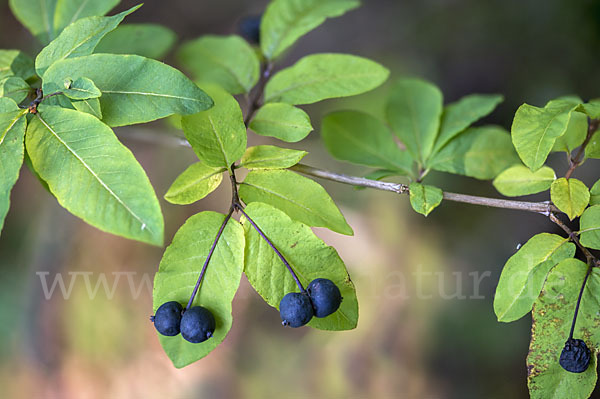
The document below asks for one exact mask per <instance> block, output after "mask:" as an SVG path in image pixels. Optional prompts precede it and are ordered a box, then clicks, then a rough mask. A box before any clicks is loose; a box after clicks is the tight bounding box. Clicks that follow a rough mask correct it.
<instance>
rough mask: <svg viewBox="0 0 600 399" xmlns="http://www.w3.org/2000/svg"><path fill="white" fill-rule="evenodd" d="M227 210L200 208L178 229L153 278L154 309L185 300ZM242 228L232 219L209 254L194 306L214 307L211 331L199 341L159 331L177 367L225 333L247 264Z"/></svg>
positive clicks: (213, 345)
mask: <svg viewBox="0 0 600 399" xmlns="http://www.w3.org/2000/svg"><path fill="white" fill-rule="evenodd" d="M224 219H225V215H221V214H219V213H215V212H202V213H199V214H197V215H194V216H192V217H191V218H189V219H188V220H187V221H186V222H185V224H184V225H183V226H181V228H180V229H179V231H178V232H177V234H175V237H174V238H173V242H172V243H171V245H169V247H168V248H167V250H166V251H165V254H164V255H163V258H162V260H161V261H160V266H159V267H158V273H157V274H156V277H155V278H154V292H153V295H152V297H153V303H154V305H153V309H154V311H156V309H158V307H159V306H160V305H162V304H163V303H165V302H169V301H177V302H179V303H180V304H181V305H182V306H185V305H186V304H187V302H188V301H189V299H190V296H191V295H192V291H193V290H194V286H195V284H196V280H197V279H198V276H199V275H200V269H201V268H202V265H203V263H204V261H205V260H206V256H207V254H208V252H209V250H210V247H211V245H212V243H213V242H214V240H215V237H216V235H217V231H218V230H219V228H220V226H221V224H222V223H223V220H224ZM244 245H245V240H244V230H243V229H242V226H240V224H239V223H238V222H236V221H235V220H233V219H230V220H229V222H228V223H227V226H225V229H224V230H223V234H222V235H221V238H220V240H219V242H218V243H217V246H216V248H215V252H214V254H213V256H212V258H211V259H210V262H209V264H208V267H207V269H206V273H205V275H204V278H203V279H202V285H201V286H200V290H199V291H198V294H197V295H196V298H195V299H194V303H193V305H194V306H200V305H201V306H203V307H205V308H207V309H209V310H210V311H211V313H212V314H213V316H214V317H215V321H216V329H215V332H214V334H213V336H212V337H211V338H210V339H208V340H206V341H204V342H201V343H199V344H192V343H189V342H187V341H186V340H184V339H183V337H182V336H181V334H179V335H177V336H174V337H167V336H164V335H159V336H158V338H159V340H160V343H161V345H162V347H163V348H164V350H165V352H166V353H167V355H168V356H169V358H170V359H171V361H172V362H173V365H175V367H177V368H181V367H185V366H187V365H189V364H191V363H193V362H195V361H197V360H199V359H202V358H203V357H204V356H206V355H208V354H209V353H210V352H211V351H212V350H213V349H215V348H216V347H217V346H218V345H219V344H220V343H221V342H223V340H224V339H225V337H226V336H227V333H228V332H229V330H230V329H231V324H232V322H233V318H232V315H231V302H232V301H233V297H234V296H235V293H236V291H237V289H238V286H239V284H240V278H241V276H242V270H243V269H244Z"/></svg>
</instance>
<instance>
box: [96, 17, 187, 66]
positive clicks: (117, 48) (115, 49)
mask: <svg viewBox="0 0 600 399" xmlns="http://www.w3.org/2000/svg"><path fill="white" fill-rule="evenodd" d="M176 40H177V36H176V35H175V33H174V32H173V31H172V30H171V29H169V28H166V27H164V26H161V25H156V24H124V25H121V26H118V27H117V28H116V29H115V30H113V31H112V32H110V33H108V34H107V35H106V36H104V38H103V39H102V40H101V41H100V43H98V45H97V46H96V49H95V50H94V52H95V53H111V54H136V55H141V56H142V57H146V58H154V59H155V60H160V59H162V58H164V56H165V55H166V54H167V53H168V52H169V50H170V49H171V48H172V47H173V45H174V44H175V41H176Z"/></svg>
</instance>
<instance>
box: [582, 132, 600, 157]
mask: <svg viewBox="0 0 600 399" xmlns="http://www.w3.org/2000/svg"><path fill="white" fill-rule="evenodd" d="M585 157H586V158H596V159H598V158H600V131H598V132H596V133H594V135H593V136H592V138H591V139H590V143H589V144H588V145H587V147H585Z"/></svg>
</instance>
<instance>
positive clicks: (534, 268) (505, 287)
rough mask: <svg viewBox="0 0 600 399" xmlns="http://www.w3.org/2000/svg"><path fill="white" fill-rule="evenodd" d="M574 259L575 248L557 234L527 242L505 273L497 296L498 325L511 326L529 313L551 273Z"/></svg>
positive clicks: (509, 261)
mask: <svg viewBox="0 0 600 399" xmlns="http://www.w3.org/2000/svg"><path fill="white" fill-rule="evenodd" d="M574 255H575V244H573V243H570V242H569V239H568V238H563V237H561V236H558V235H556V234H549V233H542V234H537V235H535V236H533V237H532V238H531V239H530V240H529V241H527V243H525V245H523V246H522V247H521V248H520V249H519V250H518V251H517V253H515V254H514V255H513V256H511V257H510V259H508V262H506V265H504V268H503V269H502V274H501V275H500V280H499V281H498V287H497V288H496V295H495V296H494V312H496V316H497V317H498V321H501V322H505V323H508V322H511V321H515V320H518V319H520V318H521V317H523V316H525V315H526V314H527V313H529V312H530V311H531V308H532V307H533V303H534V302H535V300H536V299H537V298H538V296H539V295H540V292H541V291H542V286H543V285H544V281H546V276H547V275H548V272H549V271H550V269H552V268H553V267H554V266H556V265H557V264H558V263H559V262H561V261H563V260H564V259H568V258H572V257H573V256H574Z"/></svg>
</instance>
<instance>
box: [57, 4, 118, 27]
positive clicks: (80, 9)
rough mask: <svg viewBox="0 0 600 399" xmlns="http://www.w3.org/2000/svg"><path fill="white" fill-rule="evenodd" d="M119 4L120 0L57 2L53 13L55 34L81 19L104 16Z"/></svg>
mask: <svg viewBox="0 0 600 399" xmlns="http://www.w3.org/2000/svg"><path fill="white" fill-rule="evenodd" d="M119 2H120V0H58V1H57V3H56V10H55V11H54V28H55V30H56V34H57V35H58V34H59V33H60V32H61V31H62V30H63V29H64V28H65V27H66V26H68V25H70V24H72V23H73V22H75V21H77V20H79V19H81V18H86V17H93V16H102V15H105V14H106V13H107V12H109V11H110V10H112V9H113V8H114V7H116V5H117V4H119Z"/></svg>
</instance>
